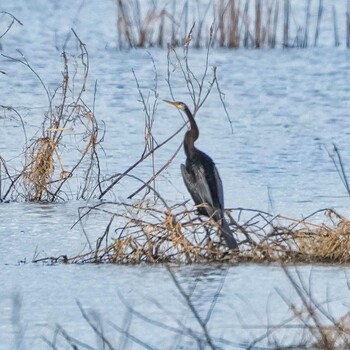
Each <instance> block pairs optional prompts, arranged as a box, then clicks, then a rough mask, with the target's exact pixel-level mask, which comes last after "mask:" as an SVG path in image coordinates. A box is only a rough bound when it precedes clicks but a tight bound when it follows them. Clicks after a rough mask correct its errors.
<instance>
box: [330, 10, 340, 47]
mask: <svg viewBox="0 0 350 350" xmlns="http://www.w3.org/2000/svg"><path fill="white" fill-rule="evenodd" d="M332 14H333V28H334V46H335V47H338V46H339V45H340V41H339V31H338V20H337V10H336V8H335V6H334V5H333V6H332Z"/></svg>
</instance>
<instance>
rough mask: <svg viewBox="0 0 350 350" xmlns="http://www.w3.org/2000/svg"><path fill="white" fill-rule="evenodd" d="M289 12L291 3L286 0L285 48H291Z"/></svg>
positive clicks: (284, 21)
mask: <svg viewBox="0 0 350 350" xmlns="http://www.w3.org/2000/svg"><path fill="white" fill-rule="evenodd" d="M289 12H290V3H289V0H284V10H283V13H284V19H283V47H285V48H287V47H289Z"/></svg>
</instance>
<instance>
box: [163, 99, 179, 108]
mask: <svg viewBox="0 0 350 350" xmlns="http://www.w3.org/2000/svg"><path fill="white" fill-rule="evenodd" d="M163 101H164V102H166V103H169V104H170V105H172V106H174V107H176V108H177V103H176V102H173V101H168V100H163Z"/></svg>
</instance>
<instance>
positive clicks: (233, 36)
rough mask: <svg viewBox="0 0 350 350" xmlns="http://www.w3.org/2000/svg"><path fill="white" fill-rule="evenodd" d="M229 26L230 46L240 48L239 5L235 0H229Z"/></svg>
mask: <svg viewBox="0 0 350 350" xmlns="http://www.w3.org/2000/svg"><path fill="white" fill-rule="evenodd" d="M228 12H229V14H230V16H229V26H228V28H229V29H228V35H229V37H228V47H229V48H238V47H239V44H240V43H239V42H240V39H239V32H238V28H239V26H238V24H239V7H238V5H236V1H235V0H231V1H229V11H228Z"/></svg>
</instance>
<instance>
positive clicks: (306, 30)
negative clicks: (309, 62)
mask: <svg viewBox="0 0 350 350" xmlns="http://www.w3.org/2000/svg"><path fill="white" fill-rule="evenodd" d="M310 6H311V0H308V2H307V6H306V14H305V28H304V39H303V43H302V47H303V48H306V47H308V42H309V23H310Z"/></svg>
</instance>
